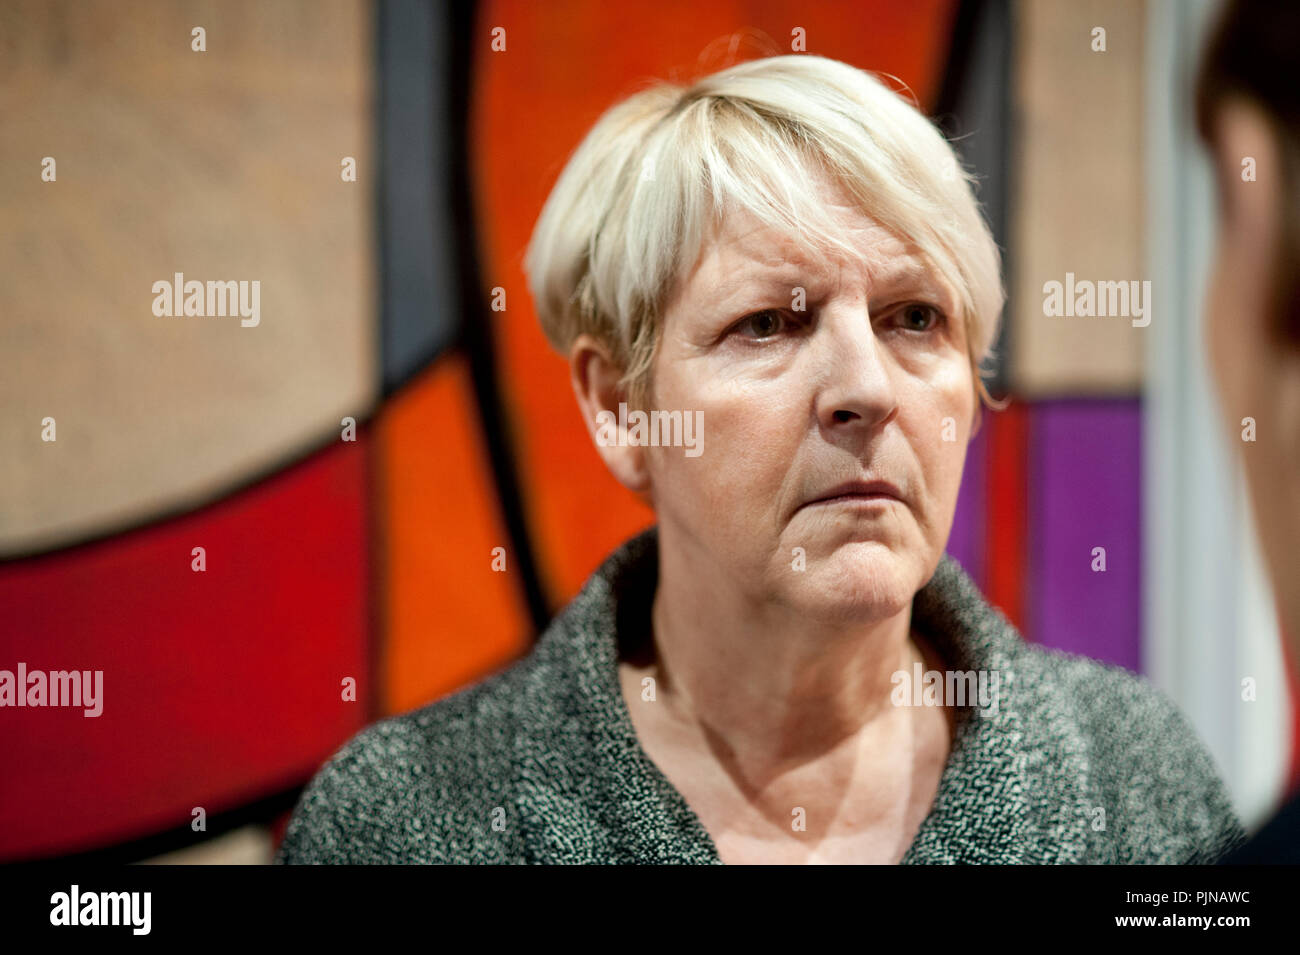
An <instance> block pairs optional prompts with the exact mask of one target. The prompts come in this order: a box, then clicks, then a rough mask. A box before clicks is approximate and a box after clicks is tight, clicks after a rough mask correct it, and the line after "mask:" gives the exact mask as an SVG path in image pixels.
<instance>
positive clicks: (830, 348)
mask: <svg viewBox="0 0 1300 955" xmlns="http://www.w3.org/2000/svg"><path fill="white" fill-rule="evenodd" d="M816 334H819V335H821V336H822V339H821V341H819V342H818V343H817V346H818V347H817V348H816V349H815V353H816V356H817V361H818V364H819V365H820V366H821V367H820V374H818V375H817V376H816V378H817V380H818V382H819V385H820V387H819V390H818V394H817V400H816V404H817V419H818V422H819V423H820V424H821V426H822V427H823V428H826V429H828V430H839V431H842V430H845V429H861V428H866V429H873V428H876V427H878V426H880V425H881V424H884V423H885V422H886V421H888V420H889V419H890V417H892V416H893V414H894V412H895V411H896V410H897V408H898V396H897V393H896V389H895V387H894V379H893V375H892V374H891V373H890V369H889V367H888V362H887V354H886V352H885V346H884V345H883V344H882V343H881V341H880V339H879V338H878V337H877V335H876V333H875V330H874V329H873V328H872V326H871V317H870V315H869V314H868V312H867V310H866V308H858V309H855V310H854V311H853V312H852V313H851V314H846V313H840V314H838V315H836V316H834V317H829V316H823V321H822V322H821V323H820V326H819V328H818V330H817V333H816Z"/></svg>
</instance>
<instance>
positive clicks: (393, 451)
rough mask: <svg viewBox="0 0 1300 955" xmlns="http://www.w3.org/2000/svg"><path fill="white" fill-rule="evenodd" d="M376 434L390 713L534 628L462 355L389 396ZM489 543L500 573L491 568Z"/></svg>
mask: <svg viewBox="0 0 1300 955" xmlns="http://www.w3.org/2000/svg"><path fill="white" fill-rule="evenodd" d="M376 434H377V438H378V441H377V451H376V455H377V458H378V468H377V471H378V473H377V475H376V485H377V487H376V497H377V504H378V510H379V514H378V524H379V526H378V531H377V534H378V540H377V544H376V549H377V550H378V552H379V553H378V558H379V567H378V577H379V588H378V589H379V599H380V601H381V605H382V607H383V613H384V617H385V619H384V620H383V626H382V630H383V632H384V633H385V634H386V635H387V637H386V641H385V645H384V650H383V652H382V659H381V661H380V668H379V672H380V674H381V680H382V687H383V690H382V692H383V710H384V713H385V715H387V714H391V713H397V712H403V711H405V710H409V709H412V708H414V707H417V706H420V705H422V704H424V703H427V702H429V701H431V700H433V699H435V698H437V697H439V696H442V695H444V694H446V693H449V692H451V691H453V690H456V689H458V688H460V687H461V686H464V685H465V684H467V683H470V682H473V681H475V680H476V679H478V678H480V677H482V676H485V675H486V674H488V673H489V672H491V671H493V670H495V669H497V668H498V667H500V666H502V665H503V664H505V663H508V662H510V661H511V660H513V659H514V658H516V657H518V656H519V655H520V654H522V653H523V652H525V651H526V650H527V649H529V648H530V647H531V645H532V640H531V638H532V630H533V628H532V625H531V623H530V622H529V620H528V614H527V611H526V608H525V605H524V600H523V589H522V587H521V586H520V582H519V575H518V566H519V562H518V560H517V559H516V558H517V555H516V554H514V553H513V551H512V547H511V543H510V541H509V539H508V538H507V536H506V531H505V525H504V522H503V521H502V519H501V512H500V508H499V505H498V503H497V497H496V485H495V483H494V481H493V478H492V471H491V467H490V463H489V460H488V456H487V451H486V449H485V448H484V445H483V440H482V437H481V429H480V426H479V416H478V408H477V405H476V403H475V401H474V395H473V391H472V387H471V379H470V375H469V370H468V367H467V365H466V363H465V359H464V357H463V356H462V355H460V354H458V353H449V354H447V355H445V356H443V357H442V358H440V359H439V360H438V361H437V362H436V363H435V364H434V365H432V366H431V367H430V368H428V369H426V370H425V371H424V372H423V373H421V374H420V375H419V376H418V377H416V378H415V379H414V380H413V381H412V382H411V383H410V384H409V385H407V386H406V387H405V388H404V389H402V390H401V391H400V392H398V393H397V394H396V395H394V396H393V397H392V398H390V399H389V400H388V402H386V403H385V405H384V407H383V409H382V411H381V414H380V417H379V420H378V422H377V426H376ZM495 547H504V548H505V549H506V565H505V566H506V569H505V571H504V572H498V571H494V570H493V569H492V550H493V548H495Z"/></svg>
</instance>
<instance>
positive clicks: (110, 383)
mask: <svg viewBox="0 0 1300 955" xmlns="http://www.w3.org/2000/svg"><path fill="white" fill-rule="evenodd" d="M372 14H373V11H372V10H371V7H370V4H369V3H367V2H362V0H328V2H322V0H275V2H273V3H264V2H260V0H219V2H218V0H214V2H208V3H198V2H158V0H148V2H137V3H131V4H123V3H120V2H116V0H84V2H83V0H79V2H75V3H50V2H42V0H29V2H8V0H7V2H6V3H4V4H3V5H0V129H3V134H2V135H0V222H3V223H4V228H3V229H0V261H3V263H4V265H5V268H4V281H3V282H0V554H5V553H13V552H16V551H25V550H28V549H36V548H44V547H48V546H52V545H56V544H60V543H64V542H67V541H70V540H75V539H78V538H81V537H83V536H86V535H87V534H94V533H97V532H100V531H101V530H104V529H110V528H113V527H116V526H119V525H121V524H122V523H130V522H134V521H138V520H147V519H149V518H150V517H152V516H154V515H156V514H158V513H160V512H162V511H164V510H168V509H172V508H177V507H186V506H191V505H193V504H195V503H197V502H201V501H203V500H204V499H207V498H209V497H210V496H213V495H217V494H220V493H222V492H224V491H225V490H227V489H229V488H230V487H231V486H232V485H233V484H236V483H238V482H240V481H241V480H242V479H243V478H244V477H245V476H246V475H248V474H250V473H251V472H252V471H254V470H257V469H261V468H264V467H272V466H274V465H275V464H276V463H277V462H280V461H282V460H284V459H285V457H286V455H289V454H293V453H297V451H298V450H299V449H301V448H303V447H306V446H308V445H310V444H311V443H313V442H315V441H318V440H321V439H323V438H324V437H326V435H327V434H328V433H329V432H331V431H332V432H334V433H335V434H337V432H338V422H339V419H340V418H341V417H342V416H343V415H345V414H354V415H358V416H359V415H360V414H361V413H362V412H364V411H365V409H366V408H367V407H368V406H369V405H370V403H371V402H372V401H373V397H374V392H375V387H376V385H375V382H376V380H377V371H378V369H377V367H376V361H377V355H376V342H375V325H376V316H375V305H374V297H375V295H374V283H375V279H374V262H373V252H372V246H373V243H372V221H371V220H372V215H371V204H372V198H373V195H374V189H373V175H374V168H373V164H372V160H371V148H370V143H371V138H372V135H373V133H372V126H371V119H370V116H371V103H372V96H373V92H372V85H373V84H372V80H371V75H372V62H371V61H372V52H371V50H372V35H373V28H372ZM196 26H202V27H204V28H205V29H206V31H207V37H206V43H207V52H204V53H198V52H193V51H192V50H191V30H192V29H193V28H194V27H196ZM45 156H52V157H54V158H55V160H56V161H57V172H58V180H57V182H52V183H47V182H42V181H41V178H40V173H41V161H42V157H45ZM344 156H353V157H355V158H356V159H357V163H358V167H359V180H360V181H359V182H357V183H345V182H343V181H342V180H341V178H340V175H339V172H340V160H341V158H342V157H344ZM176 272H183V273H184V275H185V277H186V279H187V280H188V279H196V280H199V281H204V282H206V281H208V280H234V281H241V280H242V281H248V282H251V281H253V280H257V281H259V282H260V283H261V303H260V305H261V315H260V324H259V325H257V326H256V327H247V328H246V327H242V326H241V324H240V319H239V318H238V317H225V318H222V317H175V318H160V317H157V316H155V315H154V314H153V303H154V293H153V291H152V286H153V283H154V282H155V281H158V280H170V279H171V277H172V276H173V274H174V273H176ZM46 416H51V417H53V418H55V419H56V422H57V441H56V442H55V443H53V444H45V443H42V441H41V420H42V418H44V417H46Z"/></svg>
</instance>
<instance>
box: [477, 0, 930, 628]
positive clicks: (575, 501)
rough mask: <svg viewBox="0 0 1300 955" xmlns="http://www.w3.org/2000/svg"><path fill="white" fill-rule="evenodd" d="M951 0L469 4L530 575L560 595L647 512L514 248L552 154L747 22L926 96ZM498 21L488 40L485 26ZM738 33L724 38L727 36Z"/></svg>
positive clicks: (697, 63) (533, 211) (728, 56)
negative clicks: (575, 381)
mask: <svg viewBox="0 0 1300 955" xmlns="http://www.w3.org/2000/svg"><path fill="white" fill-rule="evenodd" d="M954 9H955V7H954V4H953V3H952V2H950V0H915V2H911V3H896V2H894V0H837V2H823V3H816V4H809V3H805V2H802V0H764V2H743V0H716V2H710V3H698V2H695V0H667V2H666V0H630V2H629V0H625V2H620V3H607V2H604V0H565V2H562V3H535V2H533V0H491V2H487V3H484V4H483V5H482V6H481V7H480V16H479V20H478V28H477V31H476V33H475V36H477V37H481V38H482V41H481V43H480V45H479V47H478V51H479V62H478V63H477V64H476V76H477V86H476V89H475V91H474V103H473V107H472V109H473V113H472V117H471V121H472V136H473V139H472V143H473V146H474V153H473V156H472V160H473V170H474V174H475V177H476V180H477V181H476V199H477V200H478V203H479V211H480V217H479V218H480V221H481V222H482V223H483V234H484V242H485V245H484V251H483V254H484V257H485V263H484V268H483V273H484V281H485V283H486V284H487V286H488V287H489V288H490V287H495V286H500V287H502V288H504V289H505V290H506V295H507V302H508V306H509V307H508V309H507V310H506V311H504V312H499V313H495V314H494V318H495V320H496V321H497V322H498V325H499V328H498V330H497V334H496V335H495V339H496V341H497V343H498V348H499V357H498V360H499V362H500V365H501V367H502V370H503V374H502V379H503V381H504V382H505V383H506V385H505V387H506V388H507V389H508V393H507V395H506V399H507V402H508V405H509V410H510V414H511V416H512V418H513V420H514V421H516V422H517V424H518V427H517V428H516V433H515V434H514V435H511V438H512V440H514V441H515V442H516V456H517V459H518V461H519V462H520V470H521V475H522V485H523V488H524V493H525V495H526V499H525V501H524V502H523V503H524V506H525V509H526V511H527V514H528V518H529V524H530V527H531V529H532V533H533V538H534V541H535V542H536V546H537V549H538V557H539V565H540V567H541V570H542V573H543V574H544V575H545V579H544V581H543V585H544V586H545V588H546V590H547V592H548V593H549V594H550V596H551V599H552V600H553V601H554V602H556V603H561V602H563V601H565V600H567V599H568V598H569V597H571V596H572V595H573V594H574V592H576V591H577V589H578V588H579V587H580V586H581V584H582V582H583V580H584V579H585V578H586V577H587V575H588V574H589V573H590V572H591V571H592V570H593V569H594V568H595V566H596V565H597V564H598V563H599V561H600V559H601V558H602V557H603V556H604V555H605V554H606V553H608V551H610V550H611V549H612V548H613V547H615V546H616V545H617V544H619V543H620V542H621V541H622V540H624V539H625V538H627V537H628V536H630V535H631V534H632V533H634V532H635V531H637V530H639V529H641V528H642V527H644V526H646V525H647V524H649V523H651V522H652V521H653V519H654V515H653V514H652V513H651V512H650V511H649V510H648V509H646V508H645V507H644V506H643V505H641V504H640V503H639V502H638V501H636V500H635V499H634V498H633V497H632V495H631V494H630V493H629V492H628V491H626V490H625V489H623V488H622V487H621V486H620V485H619V484H618V483H617V482H616V481H615V480H614V479H613V478H612V477H611V476H610V475H609V474H608V473H607V472H606V470H605V467H604V465H603V464H602V462H601V460H600V458H599V457H598V456H597V454H596V452H595V449H594V448H593V447H592V446H591V439H590V437H589V436H588V434H587V431H586V429H585V426H584V425H583V422H582V421H581V419H580V417H579V415H578V410H577V406H576V404H575V402H574V398H573V392H572V389H571V387H570V385H569V379H568V371H567V367H566V364H565V362H564V360H563V359H562V358H560V357H559V356H557V355H556V354H555V353H554V352H552V351H551V349H550V346H549V345H548V344H547V343H546V340H545V338H544V337H543V335H542V332H541V329H540V327H539V326H538V323H537V317H536V314H535V312H534V310H533V308H532V303H531V301H530V299H529V296H528V288H527V285H526V283H525V278H524V274H523V270H522V267H521V264H520V263H521V261H522V258H523V251H524V249H525V247H526V246H527V243H528V239H529V236H530V235H531V234H532V229H533V225H534V224H535V222H536V221H537V216H538V214H539V213H540V211H541V208H542V204H543V202H545V200H546V196H547V194H548V192H549V191H550V188H551V186H552V185H554V183H555V180H556V178H557V177H558V175H559V172H560V170H561V168H562V167H563V164H564V162H565V160H566V159H567V158H568V156H569V155H570V153H571V152H572V151H573V149H574V148H575V147H576V146H577V145H578V143H579V141H580V140H581V138H582V137H583V136H584V135H585V134H586V132H587V130H588V129H590V128H591V126H592V124H593V123H594V122H595V121H596V119H597V118H598V117H599V116H600V114H601V113H602V112H603V111H604V110H605V109H607V108H608V107H609V106H612V105H613V104H614V103H615V102H616V101H617V100H619V99H622V98H623V97H625V96H627V95H629V94H630V93H632V92H634V91H635V90H636V89H637V88H638V85H639V84H640V82H641V81H643V80H644V79H645V78H647V77H660V78H664V79H676V80H679V81H688V80H690V79H691V78H692V77H693V76H695V75H697V74H699V73H708V72H712V71H714V70H717V69H720V68H722V67H723V66H726V65H729V64H730V63H731V62H733V61H736V60H741V59H748V58H752V57H753V56H755V55H758V50H759V47H758V46H756V43H755V40H754V39H753V37H755V36H756V34H755V33H754V32H753V31H762V32H763V33H765V34H766V35H767V37H768V38H770V40H771V41H772V42H774V43H775V44H776V45H777V48H778V49H781V50H788V49H789V46H790V42H791V31H792V30H793V29H794V28H795V27H802V28H803V29H804V31H805V35H806V38H807V50H808V52H810V53H816V54H819V55H823V56H829V57H832V58H834V59H840V60H844V61H846V62H848V63H852V64H853V65H855V66H859V67H863V68H866V69H870V70H875V71H878V72H883V73H890V74H893V75H894V76H896V77H898V78H900V79H902V80H903V81H904V82H906V83H907V84H908V85H909V86H911V88H912V89H913V90H914V92H915V93H916V95H917V96H918V98H919V99H920V101H921V102H922V103H923V104H924V103H927V102H929V101H930V100H931V98H932V97H933V95H934V93H935V91H936V90H937V88H938V81H939V79H940V77H941V74H942V66H943V61H944V57H945V56H946V55H947V44H948V39H949V32H950V30H951V20H952V13H953V10H954ZM496 27H502V28H504V29H505V31H506V43H507V46H506V50H505V51H504V52H492V51H491V50H490V44H489V38H490V36H491V31H492V30H493V29H494V28H496ZM741 31H743V32H744V33H745V35H746V37H748V39H745V40H744V42H742V43H740V44H739V45H738V49H737V51H736V52H735V53H732V52H730V49H729V47H730V38H731V37H732V35H733V34H737V33H738V32H741Z"/></svg>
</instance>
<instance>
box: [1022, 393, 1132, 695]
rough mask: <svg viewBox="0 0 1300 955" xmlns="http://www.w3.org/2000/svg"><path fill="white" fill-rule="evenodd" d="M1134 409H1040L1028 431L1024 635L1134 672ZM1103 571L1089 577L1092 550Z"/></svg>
mask: <svg viewBox="0 0 1300 955" xmlns="http://www.w3.org/2000/svg"><path fill="white" fill-rule="evenodd" d="M1141 446H1142V406H1141V402H1140V401H1139V400H1138V399H1136V398H1134V399H1123V400H1101V399H1097V400H1070V401H1044V402H1038V403H1036V404H1034V405H1033V407H1032V414H1031V421H1030V430H1029V501H1028V507H1029V537H1030V540H1029V554H1030V564H1029V568H1028V572H1029V575H1030V579H1029V581H1028V582H1027V583H1028V587H1027V591H1028V608H1027V609H1028V626H1029V628H1030V633H1031V634H1032V635H1033V638H1034V640H1035V641H1036V642H1039V643H1042V644H1044V645H1046V646H1049V647H1057V648H1059V649H1061V650H1068V651H1070V652H1072V653H1080V654H1084V655H1086V656H1090V657H1094V658H1096V659H1098V660H1105V661H1107V662H1109V663H1118V664H1120V665H1121V666H1125V667H1127V668H1128V669H1130V670H1134V671H1137V670H1139V668H1140V666H1141V623H1142V603H1141V600H1142V590H1141V588H1142V563H1141V557H1142V537H1141V527H1142V520H1141V518H1142V515H1141V496H1142V459H1141ZM1095 547H1104V548H1105V551H1106V553H1105V559H1106V569H1105V571H1104V572H1101V571H1094V570H1093V569H1092V564H1093V560H1094V558H1093V553H1092V552H1093V548H1095Z"/></svg>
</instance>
